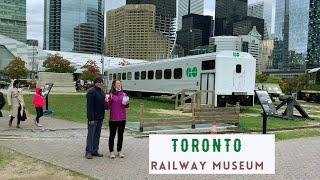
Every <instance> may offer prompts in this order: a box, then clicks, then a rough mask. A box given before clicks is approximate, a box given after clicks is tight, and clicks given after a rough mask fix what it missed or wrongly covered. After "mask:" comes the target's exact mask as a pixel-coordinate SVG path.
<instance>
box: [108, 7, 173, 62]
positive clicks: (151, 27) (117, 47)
mask: <svg viewBox="0 0 320 180" xmlns="http://www.w3.org/2000/svg"><path fill="white" fill-rule="evenodd" d="M155 16H156V7H155V5H152V4H129V5H125V6H122V7H120V8H118V9H114V10H110V11H108V12H107V39H106V45H107V46H106V47H107V49H106V54H107V55H108V56H111V57H122V58H130V59H144V60H157V59H165V58H168V57H169V55H170V41H169V39H168V38H167V37H165V36H163V35H161V34H160V33H159V32H156V30H155V18H156V17H155Z"/></svg>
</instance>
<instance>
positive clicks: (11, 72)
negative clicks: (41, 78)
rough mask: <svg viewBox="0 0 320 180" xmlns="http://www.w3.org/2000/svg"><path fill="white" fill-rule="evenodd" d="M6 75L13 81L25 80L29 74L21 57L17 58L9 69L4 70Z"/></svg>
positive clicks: (9, 65) (10, 64)
mask: <svg viewBox="0 0 320 180" xmlns="http://www.w3.org/2000/svg"><path fill="white" fill-rule="evenodd" d="M4 73H5V74H6V75H8V76H9V77H10V78H12V79H20V78H24V77H26V76H27V75H28V74H29V70H28V69H27V68H26V62H24V61H23V60H22V59H21V58H20V57H15V58H14V59H13V60H12V61H11V62H10V63H9V64H8V66H7V67H5V68H4Z"/></svg>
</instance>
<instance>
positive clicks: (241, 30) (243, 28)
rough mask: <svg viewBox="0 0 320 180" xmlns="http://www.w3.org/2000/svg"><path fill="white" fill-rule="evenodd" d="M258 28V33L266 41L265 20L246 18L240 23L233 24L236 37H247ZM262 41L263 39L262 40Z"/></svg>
mask: <svg viewBox="0 0 320 180" xmlns="http://www.w3.org/2000/svg"><path fill="white" fill-rule="evenodd" d="M254 26H255V27H256V29H257V31H258V32H259V34H260V35H261V37H262V39H264V36H263V32H264V21H263V19H260V18H257V17H250V16H246V17H244V18H243V19H242V20H240V21H236V22H234V23H233V33H232V35H234V36H239V35H245V34H248V33H249V32H250V31H251V30H252V28H253V27H254ZM260 40H261V39H260Z"/></svg>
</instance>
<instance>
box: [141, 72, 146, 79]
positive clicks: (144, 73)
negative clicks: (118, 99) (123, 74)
mask: <svg viewBox="0 0 320 180" xmlns="http://www.w3.org/2000/svg"><path fill="white" fill-rule="evenodd" d="M146 78H147V72H146V71H141V80H144V79H146Z"/></svg>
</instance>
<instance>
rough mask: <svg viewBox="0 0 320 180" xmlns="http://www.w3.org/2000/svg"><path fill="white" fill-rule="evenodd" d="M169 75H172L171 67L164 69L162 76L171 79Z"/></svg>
mask: <svg viewBox="0 0 320 180" xmlns="http://www.w3.org/2000/svg"><path fill="white" fill-rule="evenodd" d="M171 76H172V71H171V69H165V70H164V78H165V79H171Z"/></svg>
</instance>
